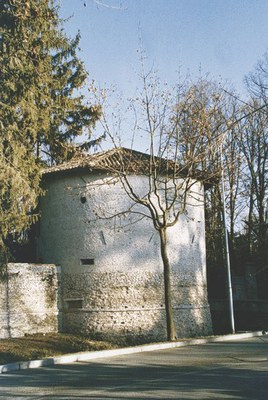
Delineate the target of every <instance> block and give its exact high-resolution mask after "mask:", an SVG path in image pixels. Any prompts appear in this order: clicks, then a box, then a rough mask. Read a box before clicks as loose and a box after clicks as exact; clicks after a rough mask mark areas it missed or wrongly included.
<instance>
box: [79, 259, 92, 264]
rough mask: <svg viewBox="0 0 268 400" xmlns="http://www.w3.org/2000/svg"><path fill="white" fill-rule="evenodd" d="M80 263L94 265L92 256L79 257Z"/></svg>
mask: <svg viewBox="0 0 268 400" xmlns="http://www.w3.org/2000/svg"><path fill="white" fill-rule="evenodd" d="M80 263H81V265H94V264H95V262H94V258H81V259H80Z"/></svg>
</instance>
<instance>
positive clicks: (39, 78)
mask: <svg viewBox="0 0 268 400" xmlns="http://www.w3.org/2000/svg"><path fill="white" fill-rule="evenodd" d="M62 23H63V21H61V20H60V19H59V15H58V6H57V5H56V4H55V3H54V1H53V0H25V1H20V0H2V1H1V3H0V71H1V72H0V86H1V91H0V163H1V178H2V179H1V183H0V185H1V186H0V193H1V203H0V225H1V231H0V238H1V242H2V243H3V240H4V239H5V238H6V237H7V235H8V234H14V233H16V232H20V231H21V229H23V228H25V227H26V226H27V225H28V224H29V222H30V221H31V218H30V217H29V213H30V211H31V210H32V209H34V207H35V206H36V202H37V197H38V195H40V192H41V191H40V188H39V180H40V168H41V166H42V165H43V164H44V163H49V164H52V163H59V162H62V161H63V160H66V159H68V158H70V157H71V156H72V155H73V153H74V152H75V146H74V145H73V143H74V141H75V139H76V138H77V137H78V136H81V135H83V137H86V139H85V142H84V144H83V147H84V148H86V147H87V146H89V145H90V144H91V140H90V136H91V128H92V127H93V126H94V124H95V121H96V120H97V119H98V117H99V114H100V109H99V107H90V106H89V104H87V103H86V102H85V99H84V96H83V94H82V92H81V91H82V89H83V88H84V86H85V83H86V78H87V73H86V71H85V69H84V66H83V63H82V62H81V60H80V59H79V58H78V56H77V52H78V45H79V39H80V36H79V34H78V35H77V36H76V37H75V38H74V39H72V40H71V39H69V38H67V37H66V35H65V34H64V32H63V28H62Z"/></svg>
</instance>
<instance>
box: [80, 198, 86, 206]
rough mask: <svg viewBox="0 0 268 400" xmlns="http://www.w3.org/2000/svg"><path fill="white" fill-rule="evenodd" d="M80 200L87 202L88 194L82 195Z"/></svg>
mask: <svg viewBox="0 0 268 400" xmlns="http://www.w3.org/2000/svg"><path fill="white" fill-rule="evenodd" d="M80 201H81V203H82V204H85V202H86V201H87V198H86V196H81V197H80Z"/></svg>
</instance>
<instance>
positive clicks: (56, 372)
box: [0, 336, 268, 400]
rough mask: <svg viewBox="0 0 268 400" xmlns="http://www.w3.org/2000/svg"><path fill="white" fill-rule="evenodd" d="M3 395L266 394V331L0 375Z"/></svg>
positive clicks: (263, 399) (253, 398)
mask: <svg viewBox="0 0 268 400" xmlns="http://www.w3.org/2000/svg"><path fill="white" fill-rule="evenodd" d="M4 399H17V400H18V399H21V400H22V399H23V400H36V399H44V400H45V399H46V400H48V399H61V400H67V399H68V400H69V399H78V400H84V399H142V400H143V399H181V400H183V399H196V400H198V399H215V400H218V399H225V400H228V399H244V400H267V399H268V337H267V336H263V337H256V338H251V339H247V340H241V341H229V342H218V343H209V344H205V345H200V346H199V345H198V346H192V347H183V348H176V349H169V350H159V351H154V352H148V353H142V354H131V355H125V356H116V357H112V358H103V359H99V360H94V361H90V362H89V361H88V362H78V363H73V364H67V365H57V366H53V367H46V368H40V369H32V370H25V371H16V372H13V373H7V374H3V375H0V400H4Z"/></svg>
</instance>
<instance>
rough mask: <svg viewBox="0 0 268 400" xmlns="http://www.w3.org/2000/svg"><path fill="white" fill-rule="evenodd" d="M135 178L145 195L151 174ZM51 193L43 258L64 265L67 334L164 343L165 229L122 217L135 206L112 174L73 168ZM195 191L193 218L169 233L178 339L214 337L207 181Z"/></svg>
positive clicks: (52, 184)
mask: <svg viewBox="0 0 268 400" xmlns="http://www.w3.org/2000/svg"><path fill="white" fill-rule="evenodd" d="M130 179H131V185H132V186H133V187H134V188H137V190H139V191H142V190H146V188H147V186H148V178H147V177H146V176H142V175H136V176H131V177H130ZM143 188H144V189H143ZM45 189H46V195H45V197H44V198H42V199H41V205H40V207H41V220H40V233H39V238H38V253H39V257H40V259H41V260H42V262H47V263H55V264H59V265H61V267H62V274H61V276H62V277H61V279H62V281H61V293H62V313H63V317H62V320H63V330H64V331H67V332H77V333H83V334H88V333H94V334H95V335H98V336H100V337H109V336H118V335H119V336H120V335H124V336H126V335H128V336H130V337H137V336H140V337H142V338H146V339H154V340H155V339H156V340H163V339H165V338H166V328H165V324H166V323H165V306H164V304H165V303H164V282H163V265H162V260H161V255H160V243H159V237H158V232H157V231H156V230H155V229H154V227H153V223H152V221H151V220H150V219H148V218H142V216H141V215H139V214H132V213H129V214H120V213H123V212H125V211H126V210H128V209H129V207H130V205H131V200H130V199H129V197H128V196H127V194H126V193H125V191H124V190H123V189H122V185H121V183H120V181H119V180H116V179H115V178H114V177H113V176H111V175H107V173H105V172H96V171H91V172H85V171H84V172H81V171H80V172H79V170H73V171H69V172H68V171H65V173H61V174H54V175H52V176H50V177H48V178H47V179H46V182H45ZM191 191H192V193H193V196H190V198H189V205H188V207H187V215H186V214H182V215H181V216H180V218H179V221H178V223H177V224H176V225H175V226H174V227H172V228H169V229H168V255H169V258H170V262H171V268H172V276H171V281H172V303H173V310H174V319H175V324H176V330H177V336H178V337H189V336H198V335H207V334H211V332H212V328H211V318H210V309H209V304H208V301H207V286H206V257H205V226H204V223H205V222H204V204H203V184H201V183H200V182H196V183H194V184H193V186H192V188H191ZM140 207H141V206H140ZM134 209H135V208H134ZM135 210H136V211H137V209H135ZM138 210H140V211H144V210H142V209H141V208H139V209H138Z"/></svg>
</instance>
